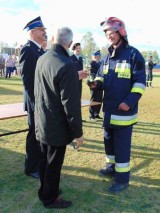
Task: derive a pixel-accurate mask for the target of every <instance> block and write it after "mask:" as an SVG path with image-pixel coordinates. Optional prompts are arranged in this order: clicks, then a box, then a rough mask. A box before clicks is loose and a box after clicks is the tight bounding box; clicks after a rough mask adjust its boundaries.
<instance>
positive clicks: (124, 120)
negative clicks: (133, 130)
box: [110, 114, 138, 126]
mask: <svg viewBox="0 0 160 213" xmlns="http://www.w3.org/2000/svg"><path fill="white" fill-rule="evenodd" d="M137 117H138V115H137V114H135V115H131V116H121V115H111V120H110V124H114V125H118V126H128V125H132V124H134V123H136V122H137Z"/></svg>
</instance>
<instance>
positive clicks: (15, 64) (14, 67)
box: [12, 54, 18, 76]
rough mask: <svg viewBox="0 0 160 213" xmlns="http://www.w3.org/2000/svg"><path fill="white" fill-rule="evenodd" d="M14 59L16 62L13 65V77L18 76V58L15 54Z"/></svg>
mask: <svg viewBox="0 0 160 213" xmlns="http://www.w3.org/2000/svg"><path fill="white" fill-rule="evenodd" d="M12 58H13V60H14V65H13V68H12V75H13V76H15V75H17V63H18V62H17V57H16V55H15V54H14V55H12Z"/></svg>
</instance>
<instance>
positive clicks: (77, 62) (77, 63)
mask: <svg viewBox="0 0 160 213" xmlns="http://www.w3.org/2000/svg"><path fill="white" fill-rule="evenodd" d="M71 59H72V61H73V63H74V66H75V69H76V71H77V72H78V71H80V70H83V60H82V57H79V60H78V58H77V57H76V56H75V55H74V54H73V55H71ZM79 90H80V98H81V95H82V80H79Z"/></svg>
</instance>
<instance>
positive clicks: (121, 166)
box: [115, 162, 130, 172]
mask: <svg viewBox="0 0 160 213" xmlns="http://www.w3.org/2000/svg"><path fill="white" fill-rule="evenodd" d="M115 170H116V172H129V171H130V164H129V162H127V163H115Z"/></svg>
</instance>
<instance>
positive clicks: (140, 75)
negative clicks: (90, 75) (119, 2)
mask: <svg viewBox="0 0 160 213" xmlns="http://www.w3.org/2000/svg"><path fill="white" fill-rule="evenodd" d="M101 26H102V29H103V31H104V33H105V36H106V38H107V40H108V41H109V42H110V47H109V48H108V53H107V55H106V56H105V57H104V58H103V60H101V66H100V69H99V71H98V74H97V76H96V78H95V80H94V82H93V84H91V85H90V87H91V88H97V89H98V88H99V89H102V88H103V90H104V98H103V112H104V122H103V126H104V145H105V154H106V162H107V164H106V166H105V168H104V169H101V170H100V171H99V174H100V175H102V176H112V177H114V183H113V184H112V185H111V186H110V187H109V189H108V190H109V192H113V193H117V192H120V191H122V190H124V189H126V188H127V187H128V186H129V181H130V154H131V138H132V130H133V125H134V124H136V122H137V119H138V118H137V116H138V102H139V100H140V98H141V97H142V94H143V93H144V90H145V85H146V73H145V61H144V58H143V56H142V55H141V53H140V52H139V51H138V50H137V49H136V48H135V47H133V46H130V45H129V43H128V37H127V32H126V29H125V24H124V22H123V21H122V20H120V19H119V18H116V17H109V18H106V19H105V20H104V21H103V22H102V23H101Z"/></svg>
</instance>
